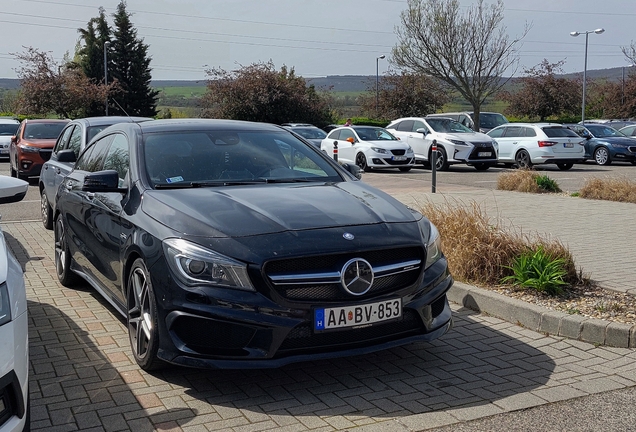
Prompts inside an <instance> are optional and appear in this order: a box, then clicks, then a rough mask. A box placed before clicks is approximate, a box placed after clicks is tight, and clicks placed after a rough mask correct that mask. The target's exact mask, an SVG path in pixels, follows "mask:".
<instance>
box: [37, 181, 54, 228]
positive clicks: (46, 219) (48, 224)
mask: <svg viewBox="0 0 636 432" xmlns="http://www.w3.org/2000/svg"><path fill="white" fill-rule="evenodd" d="M40 211H41V212H42V225H44V228H46V229H48V230H50V229H52V228H53V209H52V208H51V205H50V204H49V199H48V198H47V197H46V193H44V189H42V191H41V192H40Z"/></svg>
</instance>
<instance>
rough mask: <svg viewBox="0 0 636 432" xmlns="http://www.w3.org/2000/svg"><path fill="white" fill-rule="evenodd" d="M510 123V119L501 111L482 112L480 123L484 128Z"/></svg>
mask: <svg viewBox="0 0 636 432" xmlns="http://www.w3.org/2000/svg"><path fill="white" fill-rule="evenodd" d="M506 123H508V119H507V118H506V117H504V116H503V115H502V114H499V113H480V114H479V124H480V125H481V127H484V128H489V129H492V128H496V127H497V126H501V125H503V124H506Z"/></svg>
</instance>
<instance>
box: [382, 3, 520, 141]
mask: <svg viewBox="0 0 636 432" xmlns="http://www.w3.org/2000/svg"><path fill="white" fill-rule="evenodd" d="M503 9H504V5H503V2H502V0H497V2H496V3H495V4H493V5H485V4H484V2H483V0H478V1H477V2H476V4H474V5H473V6H470V7H468V8H467V10H466V12H465V13H462V12H461V11H460V3H459V0H408V9H407V10H406V11H403V12H402V14H401V23H402V26H401V27H398V28H397V29H396V33H397V38H398V43H397V44H396V46H395V47H394V48H393V62H394V63H395V64H396V65H397V66H398V67H400V68H404V69H407V70H410V71H413V72H414V73H418V74H422V75H429V76H431V77H434V78H437V79H439V80H442V81H444V82H446V83H447V84H448V85H450V86H451V87H452V88H454V89H455V90H457V91H458V92H459V93H460V94H461V95H462V96H463V97H464V98H465V99H466V101H468V102H469V103H470V104H471V105H472V107H473V112H474V114H473V115H474V122H475V129H476V130H479V113H480V108H481V105H482V104H483V103H484V101H485V100H486V98H488V97H489V96H491V95H493V94H495V93H496V92H498V91H499V90H500V89H501V88H502V87H503V86H504V85H505V84H506V82H507V81H508V79H509V78H508V79H504V78H502V75H503V73H504V72H506V71H508V72H512V73H510V75H513V74H514V72H515V71H516V66H517V64H518V61H519V56H518V45H519V42H520V40H521V39H523V37H525V35H526V34H527V33H528V30H529V27H528V26H527V25H526V27H525V30H524V32H523V34H522V36H521V37H520V38H517V39H514V40H512V41H510V40H509V38H508V35H507V34H506V28H505V26H502V25H501V22H502V20H503Z"/></svg>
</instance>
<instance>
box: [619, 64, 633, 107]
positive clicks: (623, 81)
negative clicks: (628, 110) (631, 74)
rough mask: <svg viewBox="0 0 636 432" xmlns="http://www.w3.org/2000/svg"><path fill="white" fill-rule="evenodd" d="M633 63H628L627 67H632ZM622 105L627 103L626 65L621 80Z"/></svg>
mask: <svg viewBox="0 0 636 432" xmlns="http://www.w3.org/2000/svg"><path fill="white" fill-rule="evenodd" d="M632 66H634V65H633V64H630V65H628V66H627V67H632ZM621 83H622V84H621V106H623V105H625V66H623V77H622V80H621Z"/></svg>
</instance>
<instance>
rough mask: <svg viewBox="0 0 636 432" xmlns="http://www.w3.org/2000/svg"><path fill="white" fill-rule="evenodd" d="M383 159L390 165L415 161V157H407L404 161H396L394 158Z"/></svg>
mask: <svg viewBox="0 0 636 432" xmlns="http://www.w3.org/2000/svg"><path fill="white" fill-rule="evenodd" d="M382 160H383V161H384V162H386V163H387V164H389V165H408V164H411V163H413V159H406V160H402V161H394V160H392V159H382Z"/></svg>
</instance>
